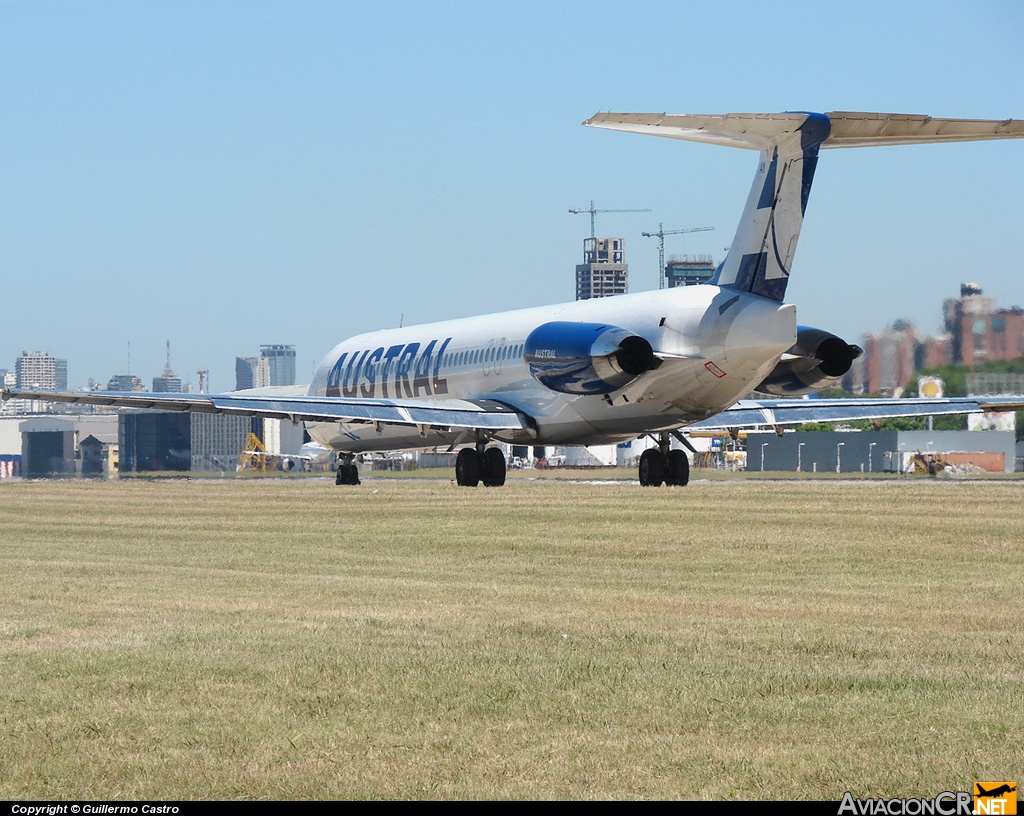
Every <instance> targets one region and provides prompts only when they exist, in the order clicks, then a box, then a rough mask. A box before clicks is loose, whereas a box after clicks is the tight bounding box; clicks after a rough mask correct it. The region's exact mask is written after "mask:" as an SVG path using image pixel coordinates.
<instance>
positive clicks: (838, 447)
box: [836, 442, 846, 473]
mask: <svg viewBox="0 0 1024 816" xmlns="http://www.w3.org/2000/svg"><path fill="white" fill-rule="evenodd" d="M845 444H846V443H845V442H840V443H839V444H838V445H836V473H838V472H839V466H840V460H839V453H840V451H839V449H840V448H841V447H843V445H845Z"/></svg>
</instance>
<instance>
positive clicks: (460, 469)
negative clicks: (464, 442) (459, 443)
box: [455, 448, 481, 487]
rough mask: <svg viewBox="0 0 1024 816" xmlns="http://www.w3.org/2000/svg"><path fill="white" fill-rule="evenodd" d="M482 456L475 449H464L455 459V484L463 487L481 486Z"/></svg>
mask: <svg viewBox="0 0 1024 816" xmlns="http://www.w3.org/2000/svg"><path fill="white" fill-rule="evenodd" d="M480 470H481V467H480V455H479V454H478V453H477V452H476V451H475V450H474V449H473V448H463V449H462V450H460V451H459V455H458V456H456V457H455V482H456V484H458V485H460V486H462V487H476V486H477V485H478V484H480Z"/></svg>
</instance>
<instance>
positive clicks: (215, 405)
mask: <svg viewBox="0 0 1024 816" xmlns="http://www.w3.org/2000/svg"><path fill="white" fill-rule="evenodd" d="M3 399H5V400H8V399H30V400H42V401H47V402H64V403H71V404H80V405H108V406H115V407H120V408H151V409H156V410H160V411H182V412H191V413H204V414H233V415H236V416H261V417H272V418H276V419H288V420H292V421H295V422H298V421H300V420H302V421H308V422H324V421H327V422H366V423H373V422H379V423H382V424H385V425H410V426H419V425H427V426H437V427H445V428H480V429H486V430H492V431H498V430H527V429H529V428H531V427H532V422H531V420H530V418H529V417H527V416H526V415H525V414H522V413H520V412H518V411H516V410H515V409H514V408H510V407H509V406H507V405H505V404H503V403H501V402H497V401H495V400H459V399H449V400H429V401H428V400H386V399H349V398H345V397H308V396H289V395H260V394H254V393H252V392H236V393H232V394H150V393H142V392H139V393H125V392H120V391H26V390H19V389H11V390H7V389H5V390H4V391H3Z"/></svg>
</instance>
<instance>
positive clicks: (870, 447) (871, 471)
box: [868, 442, 878, 473]
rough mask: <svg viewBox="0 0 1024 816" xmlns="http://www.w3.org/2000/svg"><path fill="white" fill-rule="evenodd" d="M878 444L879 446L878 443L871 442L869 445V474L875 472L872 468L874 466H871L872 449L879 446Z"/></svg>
mask: <svg viewBox="0 0 1024 816" xmlns="http://www.w3.org/2000/svg"><path fill="white" fill-rule="evenodd" d="M877 444H878V443H877V442H870V443H868V473H873V472H874V470H873V468H872V465H871V449H872V448H873V447H874V446H875V445H877Z"/></svg>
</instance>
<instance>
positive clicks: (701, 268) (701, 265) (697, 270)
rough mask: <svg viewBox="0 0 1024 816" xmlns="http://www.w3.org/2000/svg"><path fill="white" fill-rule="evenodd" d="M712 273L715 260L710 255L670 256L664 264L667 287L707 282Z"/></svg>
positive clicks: (672, 287)
mask: <svg viewBox="0 0 1024 816" xmlns="http://www.w3.org/2000/svg"><path fill="white" fill-rule="evenodd" d="M714 274H715V262H714V261H713V260H711V256H710V255H697V256H695V257H690V256H689V255H684V256H683V257H682V258H671V259H669V261H668V263H666V264H665V283H666V285H667V288H669V289H674V288H675V287H677V286H696V285H698V284H701V283H707V282H708V281H709V280H711V277H712V276H713V275H714Z"/></svg>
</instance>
